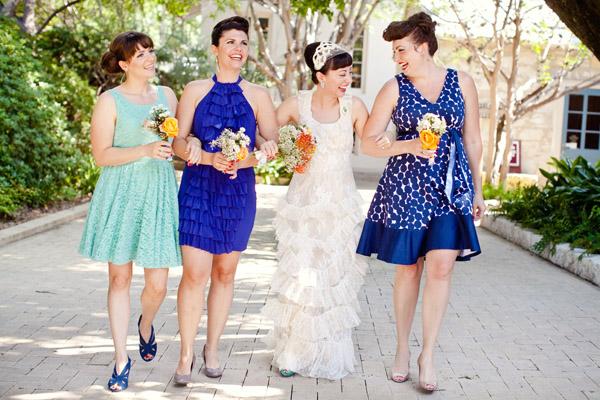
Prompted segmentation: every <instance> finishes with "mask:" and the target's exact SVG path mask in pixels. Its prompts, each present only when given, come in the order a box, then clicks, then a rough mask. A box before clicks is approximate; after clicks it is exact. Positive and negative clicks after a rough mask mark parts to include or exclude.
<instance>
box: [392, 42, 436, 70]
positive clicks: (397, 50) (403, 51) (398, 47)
mask: <svg viewBox="0 0 600 400" xmlns="http://www.w3.org/2000/svg"><path fill="white" fill-rule="evenodd" d="M392 50H393V52H394V62H395V63H396V64H398V65H400V68H402V72H404V74H405V75H407V76H410V75H411V72H414V71H418V70H419V69H420V67H421V66H422V65H423V63H424V62H425V59H426V58H427V57H430V56H429V51H428V48H427V43H421V44H419V45H417V44H415V43H414V42H413V40H412V38H411V36H410V35H408V36H405V37H403V38H402V39H396V40H394V41H392Z"/></svg>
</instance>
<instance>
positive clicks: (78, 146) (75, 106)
mask: <svg viewBox="0 0 600 400" xmlns="http://www.w3.org/2000/svg"><path fill="white" fill-rule="evenodd" d="M28 40H30V39H26V38H24V37H23V36H22V34H21V33H20V31H19V28H18V27H17V26H16V24H15V23H14V22H12V21H11V20H8V19H5V18H0V148H1V149H2V151H1V152H0V218H3V219H4V218H10V217H11V216H12V215H13V214H14V213H15V212H17V211H18V210H19V209H20V208H22V207H26V206H29V207H40V206H43V205H45V204H48V203H49V202H51V201H54V200H60V199H70V198H73V197H75V196H76V195H77V194H80V193H87V192H89V191H90V190H91V187H92V186H93V181H95V175H94V174H95V172H94V171H95V169H94V168H93V164H92V163H91V159H90V156H89V139H88V138H87V136H88V129H89V125H88V124H89V122H88V121H89V114H90V110H91V106H92V102H93V90H91V89H90V88H89V86H88V85H87V83H86V82H83V81H81V79H80V78H79V77H78V76H77V75H76V74H75V73H74V72H72V71H69V70H68V69H65V68H62V67H59V66H57V65H55V64H54V63H52V62H51V61H50V60H49V59H48V58H45V57H44V55H40V54H36V53H35V52H34V51H33V49H32V47H31V45H30V42H28Z"/></svg>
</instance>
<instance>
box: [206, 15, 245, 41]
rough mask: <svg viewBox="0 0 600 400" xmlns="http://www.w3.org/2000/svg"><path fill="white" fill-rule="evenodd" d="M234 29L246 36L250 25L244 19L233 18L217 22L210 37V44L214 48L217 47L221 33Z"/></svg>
mask: <svg viewBox="0 0 600 400" xmlns="http://www.w3.org/2000/svg"><path fill="white" fill-rule="evenodd" d="M231 29H235V30H237V31H242V32H244V33H245V34H246V36H248V30H249V29H250V23H249V22H248V20H247V19H246V18H243V17H239V16H235V17H230V18H226V19H224V20H222V21H219V22H218V23H217V24H216V25H215V26H214V28H213V30H212V33H211V35H210V39H211V43H212V44H213V45H215V46H218V45H219V39H220V38H221V36H223V32H225V31H229V30H231Z"/></svg>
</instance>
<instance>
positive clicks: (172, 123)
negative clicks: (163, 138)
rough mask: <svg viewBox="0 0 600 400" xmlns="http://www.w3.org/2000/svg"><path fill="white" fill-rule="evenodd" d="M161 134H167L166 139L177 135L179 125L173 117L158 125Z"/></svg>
mask: <svg viewBox="0 0 600 400" xmlns="http://www.w3.org/2000/svg"><path fill="white" fill-rule="evenodd" d="M159 128H160V130H161V132H164V133H166V134H167V137H175V136H177V134H178V133H179V124H178V123H177V119H176V118H173V117H167V118H166V119H165V120H164V121H163V123H162V124H160V127H159Z"/></svg>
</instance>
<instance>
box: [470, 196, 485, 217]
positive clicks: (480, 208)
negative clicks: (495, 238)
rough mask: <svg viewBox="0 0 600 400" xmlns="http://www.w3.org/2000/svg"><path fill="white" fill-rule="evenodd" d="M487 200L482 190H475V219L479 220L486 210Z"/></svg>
mask: <svg viewBox="0 0 600 400" xmlns="http://www.w3.org/2000/svg"><path fill="white" fill-rule="evenodd" d="M486 208H487V207H486V206H485V201H484V200H483V195H482V194H481V192H475V196H474V197H473V219H474V220H475V221H479V220H480V219H481V217H483V214H484V213H485V210H486Z"/></svg>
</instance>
